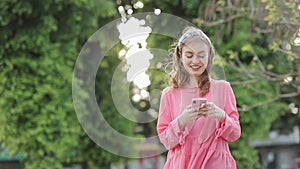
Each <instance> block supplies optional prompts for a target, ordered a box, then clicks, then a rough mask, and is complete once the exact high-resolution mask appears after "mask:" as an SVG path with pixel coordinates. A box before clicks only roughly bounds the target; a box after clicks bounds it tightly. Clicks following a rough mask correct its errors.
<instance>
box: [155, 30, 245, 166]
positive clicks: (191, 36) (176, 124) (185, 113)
mask: <svg viewBox="0 0 300 169" xmlns="http://www.w3.org/2000/svg"><path fill="white" fill-rule="evenodd" d="M214 56H215V51H214V47H213V45H212V43H211V41H210V39H209V38H208V37H207V36H206V35H205V34H204V33H203V32H202V31H201V30H200V29H197V28H194V27H188V28H186V29H185V30H184V32H183V34H182V36H181V37H180V38H179V40H178V43H177V45H176V47H175V49H174V53H173V68H172V72H171V74H170V78H171V82H172V85H171V86H169V87H167V88H165V89H164V90H163V92H162V95H161V102H160V110H159V111H160V112H159V117H158V123H157V131H158V134H159V138H160V141H161V142H162V143H163V144H164V146H165V147H166V148H167V149H168V150H169V151H168V155H167V161H166V163H165V166H164V168H165V169H218V168H222V169H235V168H236V162H235V160H234V158H233V157H232V155H231V153H230V150H229V146H228V142H233V141H236V140H237V139H238V138H239V137H240V135H241V127H240V124H239V114H238V112H237V107H236V99H235V96H234V93H233V90H232V88H231V86H230V84H229V83H228V82H226V81H224V80H214V79H211V78H210V70H211V67H212V62H213V58H214ZM193 98H206V99H207V102H206V103H205V104H204V106H200V107H194V106H192V105H191V104H192V99H193Z"/></svg>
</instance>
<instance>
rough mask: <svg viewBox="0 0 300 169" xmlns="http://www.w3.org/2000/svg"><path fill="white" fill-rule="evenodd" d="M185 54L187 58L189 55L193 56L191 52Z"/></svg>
mask: <svg viewBox="0 0 300 169" xmlns="http://www.w3.org/2000/svg"><path fill="white" fill-rule="evenodd" d="M185 56H186V57H187V58H191V57H193V54H191V53H186V54H185Z"/></svg>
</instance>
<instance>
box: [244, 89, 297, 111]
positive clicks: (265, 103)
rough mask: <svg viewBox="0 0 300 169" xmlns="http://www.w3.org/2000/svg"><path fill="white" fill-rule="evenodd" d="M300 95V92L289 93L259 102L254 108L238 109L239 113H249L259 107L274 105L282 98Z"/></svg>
mask: <svg viewBox="0 0 300 169" xmlns="http://www.w3.org/2000/svg"><path fill="white" fill-rule="evenodd" d="M299 95H300V91H298V92H294V93H287V94H281V95H279V96H277V97H274V98H272V99H269V100H266V101H264V102H259V103H257V104H254V105H252V106H248V107H247V108H238V111H239V112H247V111H250V110H252V109H254V108H257V107H260V106H263V105H267V104H270V103H273V102H275V101H277V100H279V99H282V98H289V97H296V96H299Z"/></svg>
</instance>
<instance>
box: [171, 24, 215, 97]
mask: <svg viewBox="0 0 300 169" xmlns="http://www.w3.org/2000/svg"><path fill="white" fill-rule="evenodd" d="M196 38H197V39H200V40H201V41H203V42H204V43H205V44H206V45H207V46H208V47H209V55H208V57H209V58H208V64H207V66H206V69H205V71H204V72H203V73H202V74H201V76H200V79H199V81H198V87H199V88H200V95H205V94H206V93H207V92H208V91H209V86H210V71H211V67H212V62H213V58H214V57H215V49H214V46H213V45H212V43H211V41H210V39H209V38H208V37H207V35H206V34H205V33H204V32H202V31H201V30H200V29H198V28H195V27H187V28H185V29H184V30H183V32H182V35H181V37H180V38H179V39H178V40H177V41H175V43H174V44H173V45H172V48H171V53H172V63H173V64H172V71H171V72H170V74H169V76H170V83H171V84H172V85H173V87H174V88H179V87H183V86H185V85H186V84H188V83H189V82H190V75H189V73H188V72H187V71H186V70H185V68H184V66H183V64H182V62H181V60H180V58H181V56H182V46H183V45H184V44H187V43H188V42H190V41H193V40H195V39H196Z"/></svg>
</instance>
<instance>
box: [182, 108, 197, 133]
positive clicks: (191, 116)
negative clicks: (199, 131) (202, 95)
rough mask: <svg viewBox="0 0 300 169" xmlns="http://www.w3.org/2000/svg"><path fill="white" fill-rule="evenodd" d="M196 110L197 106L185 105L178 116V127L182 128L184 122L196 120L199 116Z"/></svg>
mask: <svg viewBox="0 0 300 169" xmlns="http://www.w3.org/2000/svg"><path fill="white" fill-rule="evenodd" d="M198 112H199V108H198V107H192V106H191V105H189V106H187V107H185V108H184V110H183V111H182V113H181V114H180V115H179V117H178V121H179V125H180V128H184V126H185V125H186V124H188V123H192V122H194V121H196V120H197V119H198V118H199V113H198Z"/></svg>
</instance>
